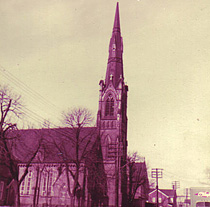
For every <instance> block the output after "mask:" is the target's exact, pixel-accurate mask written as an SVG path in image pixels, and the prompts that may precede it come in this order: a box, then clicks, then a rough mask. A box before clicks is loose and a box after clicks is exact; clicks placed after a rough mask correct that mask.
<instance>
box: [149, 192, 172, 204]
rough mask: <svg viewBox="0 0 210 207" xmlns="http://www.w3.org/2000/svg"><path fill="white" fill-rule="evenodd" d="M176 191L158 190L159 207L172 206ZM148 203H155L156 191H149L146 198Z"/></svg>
mask: <svg viewBox="0 0 210 207" xmlns="http://www.w3.org/2000/svg"><path fill="white" fill-rule="evenodd" d="M175 198H176V191H175V190H172V189H158V203H159V207H170V206H174V203H175ZM148 202H149V203H157V189H151V190H150V193H149V198H148Z"/></svg>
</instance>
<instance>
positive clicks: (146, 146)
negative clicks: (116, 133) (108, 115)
mask: <svg viewBox="0 0 210 207" xmlns="http://www.w3.org/2000/svg"><path fill="white" fill-rule="evenodd" d="M116 2H117V1H115V0H106V1H101V0H88V1H87V0H86V1H85V0H77V1H75V0H51V1H48V0H36V1H32V0H31V1H29V0H19V1H16V0H7V1H4V0H0V28H1V29H0V37H1V38H0V47H1V50H0V81H1V83H2V84H7V85H9V86H10V87H11V88H12V89H13V90H14V91H15V92H16V93H19V94H21V96H22V101H23V103H24V104H25V109H24V110H25V113H26V114H27V115H26V116H25V117H24V118H23V119H22V122H21V123H20V124H19V126H20V127H26V126H28V125H29V126H33V127H40V126H41V122H43V119H45V120H49V121H50V122H52V123H53V124H52V125H51V126H52V127H54V126H57V125H60V120H61V113H62V111H65V110H67V109H68V108H73V107H78V106H81V107H86V108H89V109H90V110H91V111H92V113H93V114H94V116H95V117H96V114H97V110H98V97H99V92H98V90H99V85H98V84H99V81H100V80H101V79H104V78H105V72H106V65H107V60H108V46H109V40H110V37H111V33H112V26H113V22H114V13H115V7H116ZM119 8H120V22H121V35H122V37H123V43H124V54H123V62H124V76H125V82H126V83H127V84H128V87H129V93H128V150H129V151H130V152H135V151H137V152H138V154H139V155H141V156H143V157H145V159H146V162H147V166H148V169H149V170H148V173H149V175H150V171H151V169H152V168H162V169H163V178H162V179H160V181H159V186H160V188H171V186H172V182H173V181H180V189H179V193H180V194H183V193H184V189H185V188H189V187H195V186H210V180H208V179H207V178H208V176H207V175H208V174H207V172H206V171H207V169H208V168H210V141H209V137H210V128H209V124H210V107H209V106H210V105H209V103H210V73H209V68H210V58H209V57H210V35H209V31H210V3H209V0H202V1H201V0H184V1H183V0H176V1H174V0H120V1H119ZM29 117H30V118H29ZM205 183H206V184H207V185H205Z"/></svg>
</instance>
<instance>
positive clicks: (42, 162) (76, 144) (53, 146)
mask: <svg viewBox="0 0 210 207" xmlns="http://www.w3.org/2000/svg"><path fill="white" fill-rule="evenodd" d="M99 85H100V90H99V107H98V113H97V124H96V127H83V128H46V129H27V130H19V131H18V132H15V133H18V136H19V138H20V139H21V140H22V141H23V143H24V144H18V143H17V145H16V147H15V150H14V151H13V154H14V157H15V158H16V160H18V162H19V164H18V166H19V179H20V178H21V176H22V175H23V174H24V173H25V169H27V167H28V173H27V175H26V177H25V178H24V179H23V181H22V183H21V184H20V189H19V190H20V202H21V205H22V206H32V205H33V206H72V207H73V206H74V207H77V206H78V207H79V206H81V207H83V206H88V207H89V206H91V207H92V206H109V207H120V206H122V207H127V206H128V205H127V204H128V195H129V192H128V191H129V176H128V167H127V166H128V162H127V145H128V142H127V93H128V86H127V85H126V84H125V82H124V72H123V40H122V37H121V28H120V16H119V4H118V3H117V6H116V12H115V17H114V25H113V30H112V35H111V39H110V43H109V55H108V63H107V69H106V76H105V80H100V82H99ZM40 140H41V141H40ZM40 143H41V144H40ZM32 148H34V149H36V150H37V151H36V156H34V157H33V156H32V157H33V159H32V158H31V154H30V153H26V149H32ZM31 151H33V150H31ZM130 180H131V179H130ZM0 181H1V179H0ZM4 182H6V181H4ZM2 183H3V181H2ZM130 186H131V185H130ZM4 190H5V191H6V188H5V189H3V191H4ZM3 191H2V192H1V194H2V195H4V194H5V195H6V192H3ZM1 194H0V195H1ZM2 198H3V197H2ZM0 199H1V197H0ZM2 203H4V202H3V201H2Z"/></svg>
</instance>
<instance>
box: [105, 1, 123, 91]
mask: <svg viewBox="0 0 210 207" xmlns="http://www.w3.org/2000/svg"><path fill="white" fill-rule="evenodd" d="M122 53H123V42H122V37H121V32H120V15H119V3H117V6H116V12H115V18H114V26H113V32H112V37H111V39H110V44H109V59H108V64H107V71H106V80H105V84H106V86H108V84H109V83H110V81H112V83H113V85H114V87H115V88H116V87H117V86H118V84H119V82H120V80H123V61H122Z"/></svg>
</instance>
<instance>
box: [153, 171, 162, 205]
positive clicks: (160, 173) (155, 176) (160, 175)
mask: <svg viewBox="0 0 210 207" xmlns="http://www.w3.org/2000/svg"><path fill="white" fill-rule="evenodd" d="M162 171H163V169H160V168H153V169H152V178H156V190H157V198H156V199H157V201H156V207H158V206H159V200H158V178H162V177H163V172H162Z"/></svg>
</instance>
